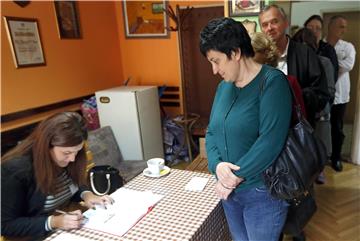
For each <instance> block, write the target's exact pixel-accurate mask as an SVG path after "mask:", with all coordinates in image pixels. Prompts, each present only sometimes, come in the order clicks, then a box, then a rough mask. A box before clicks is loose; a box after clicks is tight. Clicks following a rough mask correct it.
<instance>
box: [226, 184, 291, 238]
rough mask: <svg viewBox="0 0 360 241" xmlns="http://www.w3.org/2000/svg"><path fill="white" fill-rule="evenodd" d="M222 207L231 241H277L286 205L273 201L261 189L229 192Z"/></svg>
mask: <svg viewBox="0 0 360 241" xmlns="http://www.w3.org/2000/svg"><path fill="white" fill-rule="evenodd" d="M222 204H223V207H224V211H225V216H226V219H227V223H228V225H229V229H230V232H231V236H232V238H233V240H234V241H240V240H241V241H278V239H279V236H280V233H281V231H282V228H283V226H284V223H285V220H286V215H287V211H288V203H287V202H286V201H284V200H279V199H276V198H273V197H272V196H271V194H270V193H269V191H268V190H267V189H266V187H265V186H264V187H256V188H250V189H246V190H240V191H239V192H237V193H235V192H233V193H231V195H230V196H229V197H228V199H227V200H222Z"/></svg>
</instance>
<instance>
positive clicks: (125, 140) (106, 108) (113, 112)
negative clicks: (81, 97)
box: [95, 86, 164, 161]
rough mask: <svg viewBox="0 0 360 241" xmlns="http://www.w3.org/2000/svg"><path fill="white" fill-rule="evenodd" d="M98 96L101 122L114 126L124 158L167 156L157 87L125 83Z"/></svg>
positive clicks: (139, 158) (101, 123)
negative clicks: (125, 84) (164, 148)
mask: <svg viewBox="0 0 360 241" xmlns="http://www.w3.org/2000/svg"><path fill="white" fill-rule="evenodd" d="M95 96H96V102H97V108H98V112H99V119H100V125H101V127H103V126H111V128H112V130H113V132H114V135H115V138H116V141H117V143H118V145H119V148H120V151H121V153H122V156H123V158H124V160H128V161H131V160H134V161H135V160H145V161H146V160H148V159H150V158H154V157H161V158H164V150H163V138H162V127H161V117H160V107H159V96H158V88H157V87H156V86H121V87H116V88H112V89H106V90H102V91H97V92H96V93H95Z"/></svg>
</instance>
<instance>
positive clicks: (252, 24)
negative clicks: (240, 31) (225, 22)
mask: <svg viewBox="0 0 360 241" xmlns="http://www.w3.org/2000/svg"><path fill="white" fill-rule="evenodd" d="M241 23H242V24H243V25H244V27H245V28H246V30H247V31H248V33H249V34H251V33H255V32H256V25H257V23H256V21H250V20H249V19H245V20H244V21H242V22H241Z"/></svg>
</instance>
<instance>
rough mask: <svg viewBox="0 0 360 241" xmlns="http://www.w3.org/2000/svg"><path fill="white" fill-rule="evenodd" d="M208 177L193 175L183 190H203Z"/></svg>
mask: <svg viewBox="0 0 360 241" xmlns="http://www.w3.org/2000/svg"><path fill="white" fill-rule="evenodd" d="M208 181H209V178H205V177H193V178H191V180H190V181H189V182H188V183H187V184H186V186H185V190H188V191H202V190H204V188H205V186H206V184H207V183H208Z"/></svg>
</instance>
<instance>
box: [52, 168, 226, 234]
mask: <svg viewBox="0 0 360 241" xmlns="http://www.w3.org/2000/svg"><path fill="white" fill-rule="evenodd" d="M194 176H198V177H206V178H209V182H208V184H207V185H206V187H205V189H204V190H203V191H202V192H194V191H187V190H185V185H186V184H187V183H188V182H189V181H190V180H191V178H192V177H194ZM215 182H216V181H215V178H214V177H213V176H211V175H209V174H205V173H198V172H192V171H183V170H176V169H172V170H171V172H170V174H169V175H167V176H164V177H161V178H150V177H145V176H144V175H142V174H140V175H139V176H137V177H136V178H134V179H133V180H132V181H130V182H129V183H127V184H126V185H125V187H126V188H130V189H133V190H138V191H145V190H152V191H153V192H154V193H157V194H163V195H165V196H164V198H163V199H161V201H160V202H159V203H158V204H157V205H156V206H155V207H154V209H153V210H152V211H151V212H150V213H149V214H147V215H146V216H145V217H144V218H143V219H141V221H140V222H138V223H137V224H136V225H135V226H134V227H133V228H132V229H131V230H129V231H128V232H127V233H126V234H125V235H124V237H119V236H114V235H110V234H105V233H101V232H98V231H94V230H89V229H80V230H73V231H71V233H72V234H76V235H79V236H81V237H86V238H88V239H90V240H209V241H215V240H219V241H224V240H231V237H230V234H229V231H228V227H227V224H226V220H225V215H224V211H223V209H222V206H221V203H220V200H219V199H218V198H217V197H216V194H215V192H214V187H215ZM61 232H64V231H57V232H55V233H54V234H52V235H51V236H50V237H48V238H47V239H46V240H51V239H52V238H54V237H55V236H57V235H58V234H59V233H61Z"/></svg>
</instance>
